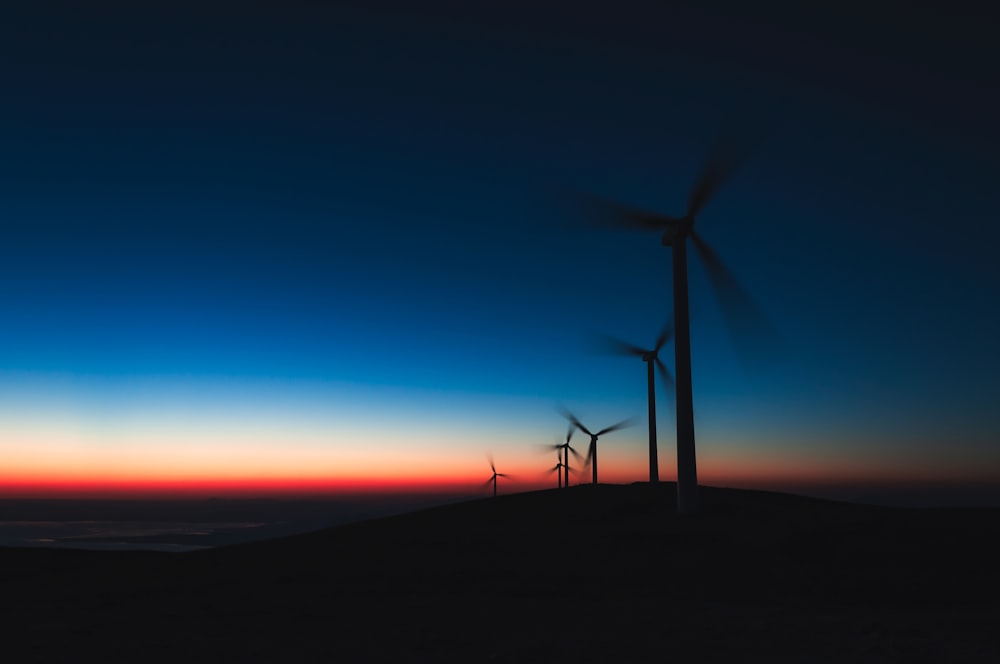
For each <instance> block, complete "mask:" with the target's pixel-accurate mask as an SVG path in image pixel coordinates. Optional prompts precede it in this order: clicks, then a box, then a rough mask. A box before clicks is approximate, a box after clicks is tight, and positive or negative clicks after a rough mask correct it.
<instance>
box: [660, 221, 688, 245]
mask: <svg viewBox="0 0 1000 664" xmlns="http://www.w3.org/2000/svg"><path fill="white" fill-rule="evenodd" d="M693 227H694V217H693V216H692V215H688V216H686V217H683V218H681V219H671V218H668V221H667V228H666V229H665V230H664V231H663V235H662V236H661V237H660V244H662V245H663V246H664V247H671V246H673V244H674V240H680V239H683V238H684V236H685V235H687V233H688V232H689V231H690V230H691V229H692V228H693Z"/></svg>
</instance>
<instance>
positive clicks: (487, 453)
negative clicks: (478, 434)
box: [486, 451, 497, 473]
mask: <svg viewBox="0 0 1000 664" xmlns="http://www.w3.org/2000/svg"><path fill="white" fill-rule="evenodd" d="M486 460H487V461H489V462H490V470H492V471H493V472H494V473H495V472H497V469H496V466H494V465H493V452H492V451H489V452H486Z"/></svg>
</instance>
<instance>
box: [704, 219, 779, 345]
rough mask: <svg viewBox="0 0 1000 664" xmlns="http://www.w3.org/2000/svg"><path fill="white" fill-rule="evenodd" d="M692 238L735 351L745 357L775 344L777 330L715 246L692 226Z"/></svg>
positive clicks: (776, 341)
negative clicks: (716, 250)
mask: <svg viewBox="0 0 1000 664" xmlns="http://www.w3.org/2000/svg"><path fill="white" fill-rule="evenodd" d="M691 241H692V242H693V243H694V246H695V249H696V250H697V251H698V254H699V255H700V256H701V259H702V261H703V262H704V263H705V268H706V270H707V271H708V278H709V280H710V281H711V283H712V289H713V290H714V291H715V295H716V298H717V299H718V300H719V304H720V305H721V307H722V314H723V316H724V317H725V319H726V325H727V326H728V327H729V334H730V336H731V338H732V340H733V344H734V345H735V346H736V349H737V351H739V352H740V354H741V355H743V357H744V359H749V358H750V357H751V356H753V355H755V354H757V353H759V351H761V350H765V349H768V348H769V347H774V346H777V345H778V339H779V337H778V333H777V332H776V331H775V329H774V327H773V326H772V325H771V323H770V321H769V320H768V319H767V316H766V315H765V314H764V311H763V310H762V309H761V308H760V306H759V305H758V304H757V303H756V301H755V300H754V299H753V297H752V296H751V295H750V293H748V292H747V291H746V289H745V288H743V286H742V285H741V284H740V282H739V281H737V279H736V277H735V276H734V275H733V273H732V272H730V271H729V268H727V267H726V266H725V264H724V263H723V262H722V260H721V259H720V258H719V255H718V254H716V253H715V250H714V249H712V247H710V246H709V244H708V243H707V242H706V241H705V239H704V238H703V237H701V236H700V235H698V233H696V232H694V230H692V231H691Z"/></svg>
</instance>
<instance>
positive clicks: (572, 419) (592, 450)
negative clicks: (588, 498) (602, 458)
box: [559, 407, 632, 484]
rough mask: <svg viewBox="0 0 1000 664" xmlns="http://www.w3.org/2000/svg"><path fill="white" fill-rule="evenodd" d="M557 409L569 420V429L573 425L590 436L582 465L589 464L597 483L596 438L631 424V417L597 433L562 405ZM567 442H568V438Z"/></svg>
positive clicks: (571, 428) (594, 480)
mask: <svg viewBox="0 0 1000 664" xmlns="http://www.w3.org/2000/svg"><path fill="white" fill-rule="evenodd" d="M559 410H560V412H561V413H562V415H563V417H565V418H566V419H567V420H569V423H570V425H571V426H570V431H572V430H573V428H574V427H575V428H577V429H579V430H580V431H582V432H584V433H585V434H587V435H588V436H590V446H589V447H588V448H587V458H586V460H585V461H584V464H583V465H584V466H587V465H590V468H591V470H592V471H593V483H594V484H597V439H598V438H600V437H601V436H603V435H604V434H606V433H611V432H612V431H617V430H618V429H624V428H625V427H628V426H632V419H631V418H629V419H627V420H622V421H621V422H618V423H617V424H612V425H611V426H609V427H606V428H604V429H601V430H600V431H598V432H597V433H593V432H592V431H590V429H588V428H587V427H585V426H583V424H581V423H580V420H578V419H577V418H576V416H575V415H573V413H571V412H569V411H568V410H566V409H565V408H562V407H560V408H559ZM567 442H569V441H568V438H567ZM566 477H567V479H568V478H569V475H567V476H566Z"/></svg>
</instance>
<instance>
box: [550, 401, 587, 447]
mask: <svg viewBox="0 0 1000 664" xmlns="http://www.w3.org/2000/svg"><path fill="white" fill-rule="evenodd" d="M557 408H558V409H559V412H560V413H562V416H563V417H565V418H566V419H567V420H569V422H570V424H572V425H573V426H574V427H576V428H577V429H579V430H580V431H582V432H584V433H585V434H587V435H588V436H592V435H593V434H592V433H590V430H589V429H587V427H585V426H583V424H581V423H580V420H578V419H576V415H574V414H573V413H571V412H569V411H568V410H567V409H566V408H565V407H563V406H557ZM571 430H572V427H571ZM567 441H568V439H567Z"/></svg>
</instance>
